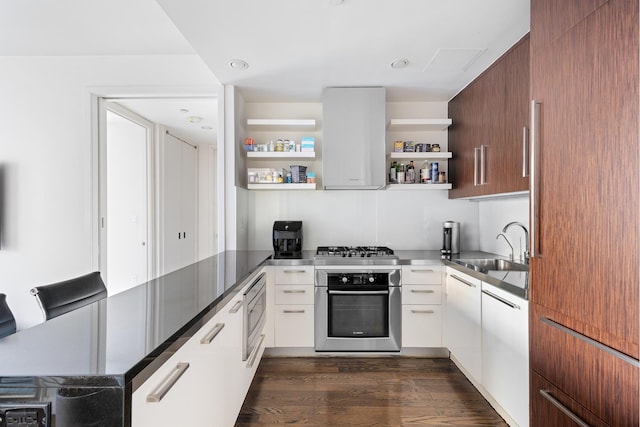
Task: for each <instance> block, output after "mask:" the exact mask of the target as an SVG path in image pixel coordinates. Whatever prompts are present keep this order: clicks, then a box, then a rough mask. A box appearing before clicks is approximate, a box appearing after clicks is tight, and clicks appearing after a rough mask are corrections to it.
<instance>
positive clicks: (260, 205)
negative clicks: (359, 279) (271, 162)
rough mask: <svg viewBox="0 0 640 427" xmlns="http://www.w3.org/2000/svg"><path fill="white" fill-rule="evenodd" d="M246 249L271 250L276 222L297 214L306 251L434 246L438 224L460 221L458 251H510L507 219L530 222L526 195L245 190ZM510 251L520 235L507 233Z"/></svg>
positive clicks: (517, 247)
mask: <svg viewBox="0 0 640 427" xmlns="http://www.w3.org/2000/svg"><path fill="white" fill-rule="evenodd" d="M248 193H249V194H248V205H249V206H248V207H249V209H248V211H249V215H248V221H247V222H248V239H249V242H248V243H249V245H248V247H249V248H251V249H260V250H270V249H271V248H272V245H271V230H272V227H273V222H274V221H276V220H302V221H303V233H304V239H303V243H304V248H303V249H305V250H315V248H316V247H317V246H325V245H333V244H344V245H356V244H362V245H382V246H389V247H391V248H393V249H396V250H439V249H441V247H442V222H443V221H447V220H452V221H458V222H460V223H461V238H460V241H461V245H460V246H461V249H462V250H463V251H464V250H482V251H486V252H490V253H497V254H500V255H505V256H508V255H509V254H510V252H511V250H510V248H509V247H508V245H507V244H506V243H505V242H504V240H503V239H500V240H496V235H497V234H498V233H500V232H501V231H502V228H503V227H504V225H505V224H507V223H508V222H511V221H519V222H522V223H523V224H524V225H525V226H527V228H528V224H529V211H528V208H529V202H528V198H527V197H526V196H523V197H518V198H510V199H496V200H484V201H468V200H449V199H448V198H447V193H446V192H444V191H403V190H397V191H396V190H386V191H349V190H345V191H249V192H248ZM506 234H507V236H508V238H509V240H510V241H511V244H512V245H513V246H514V249H515V252H516V257H517V256H518V255H519V254H520V253H521V252H522V250H523V248H524V237H523V236H524V235H523V233H522V231H521V230H520V229H516V228H513V229H511V230H509V231H508V232H507V233H506Z"/></svg>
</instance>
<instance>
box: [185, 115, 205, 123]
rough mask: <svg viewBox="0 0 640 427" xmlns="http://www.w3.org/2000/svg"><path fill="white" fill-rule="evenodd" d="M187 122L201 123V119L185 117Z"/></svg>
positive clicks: (198, 117)
mask: <svg viewBox="0 0 640 427" xmlns="http://www.w3.org/2000/svg"><path fill="white" fill-rule="evenodd" d="M187 120H189V123H200V122H201V121H202V117H200V116H190V117H187Z"/></svg>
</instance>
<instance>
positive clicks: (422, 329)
mask: <svg viewBox="0 0 640 427" xmlns="http://www.w3.org/2000/svg"><path fill="white" fill-rule="evenodd" d="M402 346H403V347H442V307H441V306H439V305H404V304H403V305H402Z"/></svg>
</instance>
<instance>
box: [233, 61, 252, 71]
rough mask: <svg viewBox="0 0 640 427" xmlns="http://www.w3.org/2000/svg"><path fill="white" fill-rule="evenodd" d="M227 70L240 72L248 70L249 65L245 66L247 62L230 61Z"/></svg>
mask: <svg viewBox="0 0 640 427" xmlns="http://www.w3.org/2000/svg"><path fill="white" fill-rule="evenodd" d="M229 68H231V69H232V70H236V71H242V70H246V69H247V68H249V64H247V62H246V61H243V60H242V59H232V60H231V61H229Z"/></svg>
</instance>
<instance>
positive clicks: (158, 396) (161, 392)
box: [147, 362, 189, 403]
mask: <svg viewBox="0 0 640 427" xmlns="http://www.w3.org/2000/svg"><path fill="white" fill-rule="evenodd" d="M187 369H189V364H188V363H187V362H180V363H178V364H177V365H176V367H175V368H174V369H173V371H171V372H170V373H169V375H168V376H167V377H166V378H165V379H164V380H163V381H162V382H161V383H160V385H159V386H158V388H156V389H155V390H154V391H153V392H152V393H151V394H150V395H148V396H147V402H149V403H157V402H160V401H161V400H162V398H163V397H164V396H165V395H166V394H167V393H168V392H169V390H171V388H172V387H173V386H174V385H175V384H176V383H177V382H178V380H179V379H180V377H181V376H182V374H184V373H185V372H186V371H187Z"/></svg>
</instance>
